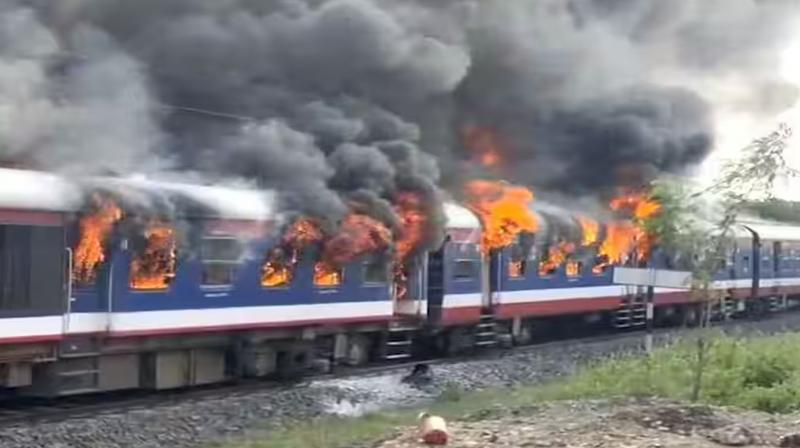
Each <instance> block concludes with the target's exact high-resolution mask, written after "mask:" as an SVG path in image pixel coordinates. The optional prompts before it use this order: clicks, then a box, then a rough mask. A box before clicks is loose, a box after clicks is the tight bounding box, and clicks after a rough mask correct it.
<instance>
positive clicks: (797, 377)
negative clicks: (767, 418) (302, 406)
mask: <svg viewBox="0 0 800 448" xmlns="http://www.w3.org/2000/svg"><path fill="white" fill-rule="evenodd" d="M798 348H800V334H790V335H781V336H773V337H763V338H755V339H746V340H743V339H737V338H732V337H725V336H721V335H715V336H713V337H711V338H710V339H709V346H708V352H707V356H706V359H707V363H706V365H705V369H704V374H703V381H702V388H701V394H700V401H701V402H704V403H710V404H718V405H732V406H737V407H742V408H748V409H757V410H762V411H767V412H774V413H778V412H790V411H794V410H798V409H800V356H797V355H796V353H797V351H798ZM696 365H697V352H696V346H695V344H693V343H691V342H684V343H677V344H674V345H673V346H670V347H667V348H663V349H659V350H657V351H655V352H654V353H653V354H652V355H651V356H650V357H648V358H644V357H641V356H621V357H617V358H615V359H610V360H605V361H602V362H600V363H598V364H596V365H593V366H590V367H588V368H586V369H584V370H583V371H581V372H580V373H578V374H576V375H573V376H571V377H568V378H565V379H562V380H559V381H555V382H552V383H549V384H545V385H532V386H520V387H515V388H513V389H508V388H497V389H488V390H484V391H479V392H468V393H465V392H462V391H459V390H458V389H457V388H452V387H450V388H447V389H446V390H445V391H444V392H443V393H442V395H441V396H440V397H439V399H438V400H437V401H436V402H434V403H432V404H431V405H430V406H428V407H427V408H426V410H428V411H430V412H433V413H435V414H438V415H442V416H443V417H445V418H447V419H464V418H477V419H483V418H490V417H491V416H492V415H493V414H494V413H495V411H496V410H498V409H517V410H526V409H527V410H529V409H531V408H535V405H536V403H538V402H542V401H549V400H564V399H582V398H616V397H630V396H660V397H667V398H673V399H680V400H685V399H688V398H689V397H690V395H691V389H692V379H693V371H694V369H695V366H696ZM419 412H420V410H412V411H410V410H406V411H394V412H382V413H376V414H371V415H367V416H364V417H361V418H355V419H347V418H336V417H325V418H320V419H317V420H314V421H311V422H307V423H304V424H300V425H298V426H295V427H292V428H289V429H286V430H282V431H278V432H272V433H270V434H269V436H268V437H263V438H260V439H259V440H250V441H238V442H231V443H229V444H227V445H224V448H340V447H357V446H369V445H371V444H373V443H375V442H376V441H379V440H381V439H384V438H386V437H387V436H391V435H392V434H393V433H394V432H396V431H397V428H399V427H407V426H408V425H413V424H415V422H416V416H417V414H418V413H419Z"/></svg>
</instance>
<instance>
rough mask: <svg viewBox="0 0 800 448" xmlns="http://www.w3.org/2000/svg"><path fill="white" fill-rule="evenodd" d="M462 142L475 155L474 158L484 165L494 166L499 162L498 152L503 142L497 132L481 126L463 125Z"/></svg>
mask: <svg viewBox="0 0 800 448" xmlns="http://www.w3.org/2000/svg"><path fill="white" fill-rule="evenodd" d="M463 138H464V143H465V144H466V146H467V148H469V149H470V150H471V151H472V152H473V153H474V155H475V159H476V160H477V161H478V162H479V163H480V164H481V165H483V166H485V167H494V166H496V165H498V164H499V163H500V152H501V150H500V149H501V148H502V147H503V143H502V142H501V141H500V138H499V137H498V136H497V134H495V133H494V131H492V130H491V129H489V128H486V127H482V126H469V125H468V126H464V128H463Z"/></svg>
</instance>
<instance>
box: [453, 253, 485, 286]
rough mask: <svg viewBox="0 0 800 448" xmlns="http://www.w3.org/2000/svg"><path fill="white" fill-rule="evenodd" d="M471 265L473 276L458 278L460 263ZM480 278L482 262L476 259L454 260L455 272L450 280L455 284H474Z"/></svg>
mask: <svg viewBox="0 0 800 448" xmlns="http://www.w3.org/2000/svg"><path fill="white" fill-rule="evenodd" d="M464 262H466V263H469V264H471V265H472V270H471V271H470V272H471V275H470V276H469V277H461V276H458V275H457V273H458V269H457V268H456V266H458V265H459V264H460V263H464ZM479 278H480V260H476V259H474V258H456V259H454V260H453V272H452V274H451V275H450V279H451V280H452V281H454V282H464V283H466V282H474V281H476V280H478V279H479Z"/></svg>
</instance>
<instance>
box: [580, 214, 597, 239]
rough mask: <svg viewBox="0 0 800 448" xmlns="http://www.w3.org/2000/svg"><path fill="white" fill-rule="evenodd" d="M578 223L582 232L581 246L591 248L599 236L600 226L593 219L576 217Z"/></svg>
mask: <svg viewBox="0 0 800 448" xmlns="http://www.w3.org/2000/svg"><path fill="white" fill-rule="evenodd" d="M578 222H579V223H580V225H581V230H582V231H583V243H582V244H583V246H591V245H592V244H594V243H596V242H597V240H598V238H599V236H600V224H599V223H598V222H597V221H595V220H594V219H591V218H587V217H586V216H581V215H578Z"/></svg>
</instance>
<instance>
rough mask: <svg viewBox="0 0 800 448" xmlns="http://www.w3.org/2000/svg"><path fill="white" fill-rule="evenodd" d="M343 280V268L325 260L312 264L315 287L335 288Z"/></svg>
mask: <svg viewBox="0 0 800 448" xmlns="http://www.w3.org/2000/svg"><path fill="white" fill-rule="evenodd" d="M343 280H344V268H342V267H340V266H336V265H334V264H332V263H328V262H325V261H318V262H316V263H315V264H314V286H316V287H317V288H335V287H337V286H339V285H341V284H342V281H343Z"/></svg>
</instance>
